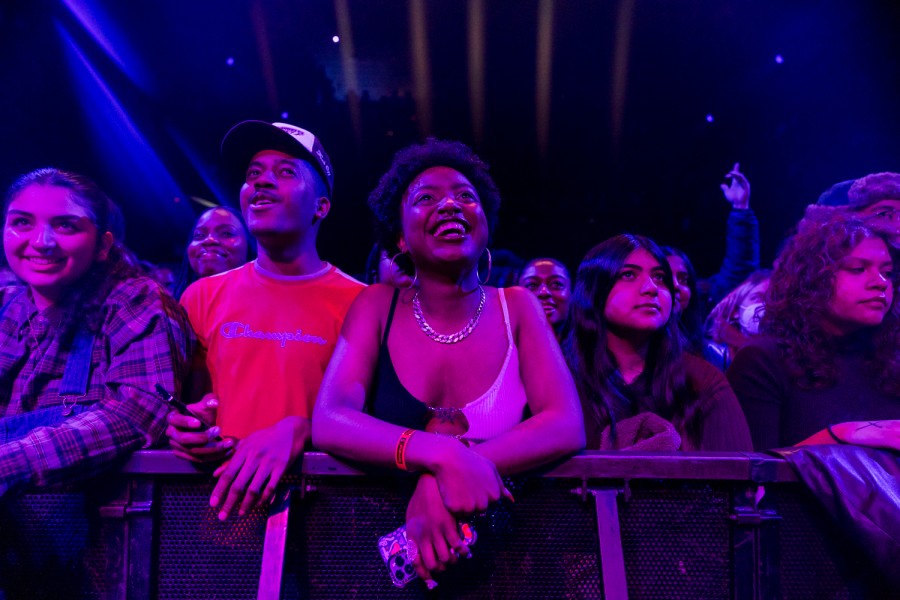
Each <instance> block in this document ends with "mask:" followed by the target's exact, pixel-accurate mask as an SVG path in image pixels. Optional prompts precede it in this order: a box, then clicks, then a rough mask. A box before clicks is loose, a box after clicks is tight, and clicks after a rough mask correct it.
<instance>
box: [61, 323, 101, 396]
mask: <svg viewBox="0 0 900 600" xmlns="http://www.w3.org/2000/svg"><path fill="white" fill-rule="evenodd" d="M93 349H94V336H93V335H92V334H91V333H89V332H87V331H85V330H84V329H79V330H78V333H76V334H75V339H74V340H73V341H72V351H71V352H70V353H69V358H68V359H66V369H65V371H63V376H62V381H61V382H60V384H59V395H60V396H79V397H80V396H84V395H85V394H87V391H88V382H89V380H90V377H91V351H92V350H93Z"/></svg>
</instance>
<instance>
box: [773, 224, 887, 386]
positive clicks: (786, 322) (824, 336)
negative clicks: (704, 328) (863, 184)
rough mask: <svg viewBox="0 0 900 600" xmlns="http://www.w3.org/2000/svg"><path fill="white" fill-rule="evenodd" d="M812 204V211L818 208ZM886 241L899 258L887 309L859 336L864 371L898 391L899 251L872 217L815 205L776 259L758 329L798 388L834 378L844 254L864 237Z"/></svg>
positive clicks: (827, 383)
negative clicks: (828, 326)
mask: <svg viewBox="0 0 900 600" xmlns="http://www.w3.org/2000/svg"><path fill="white" fill-rule="evenodd" d="M813 209H815V210H813ZM871 238H877V239H880V240H882V241H884V243H885V245H886V246H887V248H888V252H890V255H891V259H892V261H893V263H894V268H895V271H894V277H893V279H892V281H891V286H892V287H893V290H894V296H893V301H892V303H891V307H890V310H888V312H887V315H885V317H884V320H883V321H882V322H881V324H880V325H879V326H877V327H873V328H869V329H867V330H863V331H861V332H860V334H859V335H857V336H854V338H855V339H857V338H858V339H857V341H859V342H860V343H861V347H862V348H863V351H864V352H865V356H866V363H867V369H868V370H869V372H870V374H871V375H872V376H873V378H874V381H875V385H876V387H877V388H878V389H879V390H881V391H883V392H886V393H889V394H895V395H896V394H898V393H900V307H898V289H897V280H896V277H897V272H896V269H897V267H898V266H900V265H898V253H897V250H896V249H895V248H894V247H893V246H892V244H891V236H890V234H889V233H888V232H886V231H882V230H881V229H879V228H878V227H877V225H876V224H874V223H873V222H872V221H871V220H868V221H863V220H860V219H858V218H856V217H854V216H851V214H849V213H846V212H844V211H841V210H837V209H831V210H827V209H825V208H824V207H810V209H809V210H807V215H806V217H804V219H803V220H802V221H801V222H800V224H799V225H798V227H797V234H796V235H794V236H793V237H792V238H791V239H790V240H789V241H788V243H787V244H786V245H785V247H784V249H783V250H782V252H781V255H780V256H779V257H778V259H777V260H776V261H775V270H774V272H773V273H772V278H771V280H770V281H769V290H768V292H767V293H766V312H765V314H764V315H763V317H762V320H761V321H760V330H761V331H762V333H765V334H768V335H770V336H772V337H774V338H775V340H776V341H777V342H778V345H779V347H780V348H781V351H782V352H783V354H784V357H785V359H786V363H787V366H788V369H789V371H790V373H791V374H792V376H793V377H794V378H795V380H796V381H797V383H798V385H800V387H804V388H808V389H823V388H828V387H831V386H833V385H835V384H836V383H837V376H838V371H837V366H836V364H835V360H834V359H835V352H836V350H837V346H836V342H837V340H836V339H835V338H834V336H833V335H831V334H829V333H828V332H826V330H825V321H826V318H827V315H828V305H829V303H830V301H831V299H832V298H833V297H834V293H835V289H834V285H835V275H836V273H837V271H838V268H839V266H840V262H841V260H842V259H843V258H844V257H845V256H847V255H848V254H850V252H852V251H853V249H854V248H856V246H857V245H859V243H860V242H862V241H863V240H866V239H871Z"/></svg>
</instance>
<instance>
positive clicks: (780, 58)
mask: <svg viewBox="0 0 900 600" xmlns="http://www.w3.org/2000/svg"><path fill="white" fill-rule="evenodd" d="M775 62H776V63H778V64H779V65H780V64H781V63H783V62H784V57H783V56H782V55H780V54H776V55H775Z"/></svg>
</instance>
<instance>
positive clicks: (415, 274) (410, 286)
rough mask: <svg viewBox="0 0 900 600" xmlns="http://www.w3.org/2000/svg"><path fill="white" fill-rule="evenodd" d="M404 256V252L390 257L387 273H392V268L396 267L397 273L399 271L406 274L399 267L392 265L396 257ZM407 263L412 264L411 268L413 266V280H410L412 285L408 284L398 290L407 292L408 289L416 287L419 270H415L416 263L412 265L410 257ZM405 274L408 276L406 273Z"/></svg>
mask: <svg viewBox="0 0 900 600" xmlns="http://www.w3.org/2000/svg"><path fill="white" fill-rule="evenodd" d="M404 254H407V253H406V252H398V253H397V254H395V255H393V256H392V257H391V261H390V262H389V263H388V271H389V272H393V271H394V267H397V270H398V271H400V272H401V273H406V271H405V270H403V269H402V268H401V267H400V265H397V264H394V261H395V260H396V259H397V257H398V256H402V255H404ZM409 262H411V263H412V266H413V278H412V283H410V284H409V285H407V286H404V287H402V288H400V289H401V290H409V289H412V288H414V287H416V282H418V281H419V270H418V269H417V268H416V263H413V262H412V257H410V259H409ZM406 274H407V275H408V273H406Z"/></svg>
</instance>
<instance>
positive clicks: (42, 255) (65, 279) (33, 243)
mask: <svg viewBox="0 0 900 600" xmlns="http://www.w3.org/2000/svg"><path fill="white" fill-rule="evenodd" d="M112 243H113V239H112V234H111V233H109V232H105V233H104V234H103V235H102V236H101V235H99V234H98V231H97V227H96V226H95V225H94V222H93V220H92V218H91V215H90V214H88V211H87V210H86V209H85V208H84V207H83V206H82V205H81V204H79V203H78V202H77V201H76V200H75V199H73V197H72V192H71V191H70V190H68V189H66V188H63V187H59V186H54V185H40V184H33V185H30V186H28V187H26V188H25V189H23V190H22V191H21V192H20V193H19V194H18V195H17V196H16V197H15V198H14V199H13V200H12V201H11V202H10V203H9V206H8V208H7V211H6V219H5V222H4V227H3V250H4V252H5V253H6V260H7V262H8V264H9V267H10V269H12V271H13V273H15V274H16V276H18V277H19V278H20V279H22V280H23V281H24V282H25V283H26V284H27V285H28V287H29V288H30V290H31V292H32V297H33V298H34V302H35V304H36V305H37V307H38V308H39V309H44V308H46V307H48V306H51V305H53V304H54V303H56V301H57V300H59V298H60V296H61V295H62V294H63V292H65V291H66V289H67V288H68V287H69V286H71V285H72V284H74V283H76V282H77V281H78V280H79V279H81V278H82V277H83V276H84V275H85V273H87V271H88V269H90V268H91V266H92V265H93V264H94V262H95V261H97V260H105V259H106V255H107V253H108V252H109V248H110V247H111V246H112Z"/></svg>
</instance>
